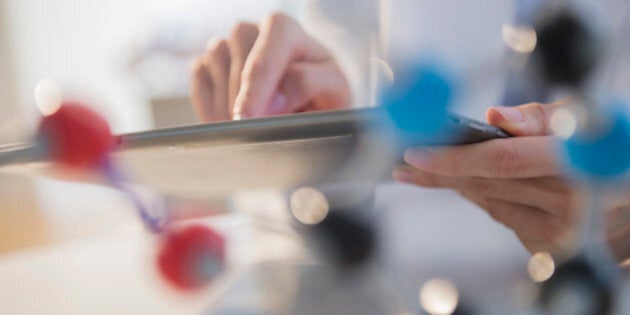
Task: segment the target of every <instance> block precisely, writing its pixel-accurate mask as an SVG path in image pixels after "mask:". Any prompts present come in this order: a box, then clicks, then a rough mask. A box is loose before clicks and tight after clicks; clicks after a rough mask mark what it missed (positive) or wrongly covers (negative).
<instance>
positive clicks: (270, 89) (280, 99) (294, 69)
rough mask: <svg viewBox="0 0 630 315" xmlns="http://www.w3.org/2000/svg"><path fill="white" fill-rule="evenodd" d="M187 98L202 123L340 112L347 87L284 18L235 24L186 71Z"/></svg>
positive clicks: (320, 51) (328, 58)
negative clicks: (189, 89) (189, 81)
mask: <svg viewBox="0 0 630 315" xmlns="http://www.w3.org/2000/svg"><path fill="white" fill-rule="evenodd" d="M191 76H192V84H191V97H192V103H193V107H194V109H195V111H196V113H197V115H198V117H199V118H200V119H201V120H203V121H219V120H228V119H234V118H236V119H240V118H253V117H260V116H266V115H276V114H286V113H294V112H302V111H313V110H325V109H336V108H344V107H348V106H349V105H350V88H349V85H348V82H347V81H346V78H345V76H344V75H343V73H342V71H341V70H340V68H339V66H338V65H337V63H336V62H335V60H334V59H333V57H332V55H331V54H330V53H329V52H328V51H327V50H326V49H325V48H324V47H323V46H322V45H320V44H319V43H318V42H317V41H316V40H315V39H313V38H312V37H311V36H310V35H308V34H307V33H306V32H305V31H304V30H303V29H302V27H301V26H300V25H299V24H298V23H297V22H296V21H294V20H293V19H291V18H290V17H288V16H286V15H284V14H282V13H275V14H272V15H271V16H269V17H268V18H266V19H265V20H264V22H262V23H261V24H260V25H256V24H251V23H238V24H237V25H236V26H235V27H234V28H233V30H232V31H231V33H230V35H229V37H228V38H226V39H215V40H213V41H211V42H210V43H209V44H208V48H207V51H206V52H205V53H204V54H203V55H201V56H199V57H197V58H196V59H195V60H194V61H193V63H192V68H191Z"/></svg>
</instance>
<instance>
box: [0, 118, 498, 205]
mask: <svg viewBox="0 0 630 315" xmlns="http://www.w3.org/2000/svg"><path fill="white" fill-rule="evenodd" d="M382 113H383V112H382V111H379V110H378V108H363V109H348V110H335V111H322V112H310V113H298V114H290V115H281V116H274V117H266V118H259V119H250V120H241V121H229V122H219V123H209V124H199V125H191V126H184V127H176V128H168V129H160V130H151V131H146V132H138V133H130V134H123V135H120V136H119V137H118V143H117V148H116V150H115V151H114V153H113V160H114V163H116V164H117V165H119V166H120V167H121V168H122V169H123V170H125V173H126V176H127V177H128V179H129V181H131V182H134V183H140V184H143V185H147V186H148V187H151V188H153V189H156V190H158V191H160V192H163V193H165V194H170V195H175V196H180V197H185V198H194V199H216V198H222V197H224V196H225V195H226V194H231V193H234V192H235V191H238V190H243V189H264V188H278V189H288V188H291V187H297V186H300V185H319V184H321V183H333V184H334V183H348V182H369V181H378V180H381V179H384V178H389V177H390V174H391V170H392V169H393V167H394V166H395V165H396V164H397V163H399V162H400V161H401V156H402V153H403V149H404V148H400V147H399V146H397V145H396V144H395V141H394V139H391V138H389V137H388V136H387V135H386V133H387V132H386V131H385V130H384V129H383V128H382V119H381V118H382V117H380V116H379V115H382ZM446 129H447V130H448V133H449V134H453V135H457V136H456V137H449V140H448V141H445V140H440V139H436V141H434V143H427V145H460V144H470V143H476V142H481V141H486V140H491V139H495V138H506V137H509V134H507V133H506V132H504V131H502V130H500V129H498V128H496V127H494V126H490V125H488V124H485V123H483V122H479V121H475V120H472V119H469V118H466V117H462V116H459V115H456V114H449V119H448V126H447V128H446ZM0 161H1V162H0V169H9V170H17V171H27V172H29V173H45V172H46V169H47V168H48V166H49V163H47V162H46V161H45V160H43V159H42V157H41V156H39V155H38V154H33V150H32V147H30V146H28V145H12V146H5V147H2V148H0ZM3 165H4V166H3Z"/></svg>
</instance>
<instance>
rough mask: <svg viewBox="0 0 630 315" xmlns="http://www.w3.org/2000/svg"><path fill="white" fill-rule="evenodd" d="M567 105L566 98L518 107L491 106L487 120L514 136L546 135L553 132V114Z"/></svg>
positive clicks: (487, 113)
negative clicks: (548, 102) (549, 102)
mask: <svg viewBox="0 0 630 315" xmlns="http://www.w3.org/2000/svg"><path fill="white" fill-rule="evenodd" d="M565 105H566V100H562V101H559V102H556V103H553V104H546V105H543V104H539V103H530V104H525V105H521V106H516V107H491V108H490V109H488V111H487V112H486V120H488V122H489V123H490V124H492V125H495V126H497V127H499V128H503V129H504V130H505V131H507V132H509V133H510V134H512V135H514V136H546V135H551V134H552V131H551V127H550V121H551V115H552V114H553V113H554V112H555V111H556V110H557V109H558V108H560V107H563V106H565Z"/></svg>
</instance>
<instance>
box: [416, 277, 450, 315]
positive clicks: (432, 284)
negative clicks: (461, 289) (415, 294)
mask: <svg viewBox="0 0 630 315" xmlns="http://www.w3.org/2000/svg"><path fill="white" fill-rule="evenodd" d="M458 302H459V293H458V292H457V287H456V286H455V284H454V283H453V282H451V281H448V280H445V279H431V280H429V281H427V283H425V284H424V285H423V286H422V288H421V289H420V305H421V306H422V308H424V310H425V311H427V312H428V313H429V314H432V315H449V314H452V313H453V312H454V311H455V309H456V308H457V303H458Z"/></svg>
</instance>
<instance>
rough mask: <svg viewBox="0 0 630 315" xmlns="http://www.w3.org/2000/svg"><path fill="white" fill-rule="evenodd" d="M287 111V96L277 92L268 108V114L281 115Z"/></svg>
mask: <svg viewBox="0 0 630 315" xmlns="http://www.w3.org/2000/svg"><path fill="white" fill-rule="evenodd" d="M286 113H287V97H286V96H284V94H282V93H276V95H275V96H274V97H273V99H272V100H271V103H270V104H269V107H268V108H267V114H268V115H279V114H286Z"/></svg>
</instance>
